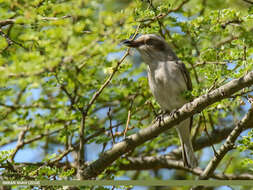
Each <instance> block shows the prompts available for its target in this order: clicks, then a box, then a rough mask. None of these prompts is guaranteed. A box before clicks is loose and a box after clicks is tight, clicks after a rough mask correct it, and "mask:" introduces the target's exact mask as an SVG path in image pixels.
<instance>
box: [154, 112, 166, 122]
mask: <svg viewBox="0 0 253 190" xmlns="http://www.w3.org/2000/svg"><path fill="white" fill-rule="evenodd" d="M166 114H167V112H166V111H160V112H159V113H158V114H157V115H156V118H155V122H157V121H159V123H161V121H163V122H164V120H163V118H164V116H165V115H166Z"/></svg>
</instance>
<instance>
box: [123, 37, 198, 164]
mask: <svg viewBox="0 0 253 190" xmlns="http://www.w3.org/2000/svg"><path fill="white" fill-rule="evenodd" d="M123 44H124V45H126V46H128V47H132V48H136V49H137V50H138V51H139V52H140V54H141V57H142V59H143V60H144V62H145V63H146V64H147V67H148V68H147V70H148V81H149V86H150V89H151V92H152V94H153V95H154V97H155V99H156V101H157V102H158V104H159V105H160V106H161V108H162V110H164V111H166V112H171V111H174V110H176V109H178V108H180V107H181V106H182V105H184V104H185V103H187V100H186V98H185V97H184V96H183V92H184V91H186V90H192V82H191V78H190V75H189V72H188V70H187V69H186V67H185V65H184V63H183V62H181V61H180V60H179V59H178V57H177V56H176V54H175V53H174V52H173V51H172V49H171V48H170V47H169V45H168V44H167V42H166V41H165V40H164V39H163V38H161V37H160V36H157V35H155V34H145V35H141V36H140V37H138V38H137V39H134V40H124V41H123ZM191 126H192V117H191V118H189V119H186V120H184V121H182V122H181V123H180V124H179V125H177V126H176V129H177V132H178V135H179V137H180V142H181V147H182V157H183V161H184V165H185V166H187V167H190V168H195V167H197V165H198V162H197V159H196V157H195V155H194V151H193V148H192V142H191V138H190V129H191Z"/></svg>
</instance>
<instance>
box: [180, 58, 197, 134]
mask: <svg viewBox="0 0 253 190" xmlns="http://www.w3.org/2000/svg"><path fill="white" fill-rule="evenodd" d="M177 63H178V66H179V69H180V71H181V73H182V75H183V77H184V80H185V83H186V86H187V90H192V80H191V77H190V73H189V71H188V70H187V68H186V66H185V64H184V63H183V62H181V61H178V62H177ZM192 125H193V117H190V131H191V129H192Z"/></svg>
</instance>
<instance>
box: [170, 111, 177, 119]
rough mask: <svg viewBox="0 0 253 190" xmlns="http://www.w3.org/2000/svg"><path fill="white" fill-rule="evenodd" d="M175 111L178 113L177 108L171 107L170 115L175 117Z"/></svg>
mask: <svg viewBox="0 0 253 190" xmlns="http://www.w3.org/2000/svg"><path fill="white" fill-rule="evenodd" d="M177 113H178V109H173V110H172V111H171V112H170V117H173V118H175V115H174V114H177Z"/></svg>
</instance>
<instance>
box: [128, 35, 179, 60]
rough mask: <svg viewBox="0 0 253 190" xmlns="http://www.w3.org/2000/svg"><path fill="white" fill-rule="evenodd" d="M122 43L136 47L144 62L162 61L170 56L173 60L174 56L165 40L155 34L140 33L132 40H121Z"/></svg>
mask: <svg viewBox="0 0 253 190" xmlns="http://www.w3.org/2000/svg"><path fill="white" fill-rule="evenodd" d="M123 44H124V45H126V46H128V47H131V48H135V49H137V50H138V51H139V52H140V54H141V56H142V58H143V59H144V61H145V62H150V61H151V62H153V61H154V60H155V61H163V60H169V59H170V58H171V60H173V59H175V57H176V55H175V54H174V53H173V51H172V50H171V48H170V47H169V45H168V44H167V42H166V41H165V40H164V39H163V38H162V37H160V36H158V35H155V34H145V35H141V36H140V37H138V38H137V39H134V40H123Z"/></svg>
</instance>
